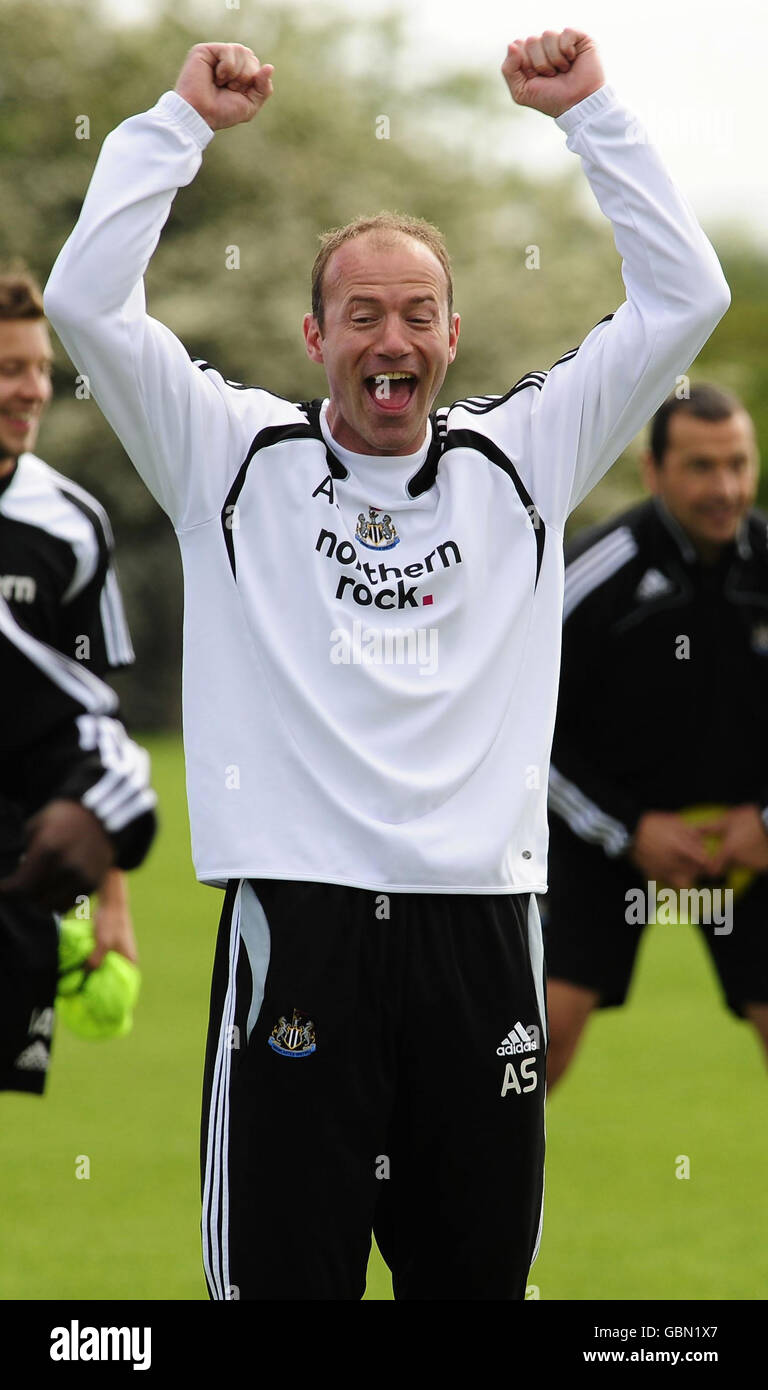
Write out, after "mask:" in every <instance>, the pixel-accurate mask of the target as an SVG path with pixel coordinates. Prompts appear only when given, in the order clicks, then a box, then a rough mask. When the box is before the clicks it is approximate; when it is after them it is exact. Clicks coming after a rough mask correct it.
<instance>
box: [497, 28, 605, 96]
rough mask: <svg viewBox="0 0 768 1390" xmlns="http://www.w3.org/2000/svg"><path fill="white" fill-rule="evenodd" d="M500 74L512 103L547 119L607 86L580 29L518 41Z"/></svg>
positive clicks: (590, 44)
mask: <svg viewBox="0 0 768 1390" xmlns="http://www.w3.org/2000/svg"><path fill="white" fill-rule="evenodd" d="M501 71H502V73H503V74H504V79H505V81H506V84H507V86H508V87H509V90H510V92H511V93H512V100H513V101H515V102H517V104H518V106H531V107H533V109H534V111H541V112H543V114H544V115H545V116H562V114H563V112H564V111H567V110H568V108H569V107H570V106H575V105H576V103H577V102H579V101H583V100H584V98H585V97H588V96H590V95H591V94H592V92H596V91H597V89H598V87H602V86H603V85H604V83H605V74H604V73H603V67H602V64H601V62H600V58H599V56H598V52H597V48H596V47H595V44H594V42H593V40H592V39H591V38H590V37H589V35H588V34H582V33H580V32H579V31H578V30H577V29H563V30H561V32H560V33H559V34H558V33H556V32H555V30H554V29H545V30H544V33H543V34H541V35H540V36H539V37H538V38H535V37H534V38H528V39H516V40H515V42H514V43H511V44H510V45H509V47H508V49H507V56H506V58H505V59H504V62H503V63H502V65H501Z"/></svg>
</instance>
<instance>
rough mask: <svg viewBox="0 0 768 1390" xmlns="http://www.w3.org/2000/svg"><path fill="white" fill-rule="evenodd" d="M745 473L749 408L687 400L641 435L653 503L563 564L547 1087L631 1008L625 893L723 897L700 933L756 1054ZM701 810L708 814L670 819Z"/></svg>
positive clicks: (717, 395)
mask: <svg viewBox="0 0 768 1390" xmlns="http://www.w3.org/2000/svg"><path fill="white" fill-rule="evenodd" d="M758 469H759V461H758V451H757V444H756V441H755V434H754V428H753V425H752V421H751V418H750V416H749V415H748V414H747V412H746V410H745V409H744V408H743V406H741V404H740V403H739V402H738V401H737V400H736V399H735V398H734V397H732V396H730V395H729V394H727V393H725V392H723V391H720V390H719V389H717V388H716V387H713V386H707V385H699V386H693V387H692V388H691V391H690V396H689V397H688V398H684V399H677V397H674V396H673V397H671V398H670V399H669V400H667V401H666V402H665V403H664V404H663V405H662V406H661V407H660V409H659V411H658V412H657V414H656V415H655V417H654V419H653V422H652V426H651V438H650V449H649V451H648V453H647V455H646V458H645V460H644V470H645V480H646V483H647V485H648V487H649V490H650V492H651V493H652V494H653V495H652V497H651V498H650V500H649V501H647V502H644V503H641V504H640V505H639V506H636V507H633V508H632V509H631V510H630V511H627V512H625V513H623V514H622V515H621V516H618V517H615V518H614V519H613V520H612V521H610V522H608V523H607V524H605V525H602V526H600V527H598V528H595V529H591V530H589V531H587V532H584V533H582V534H581V535H580V536H578V537H577V539H576V541H575V542H573V543H572V544H571V545H570V546H569V547H567V548H566V566H567V568H566V583H565V602H564V610H563V616H564V627H563V662H562V674H561V682H560V695H559V704H558V718H557V725H556V729H555V737H554V744H553V751H552V766H551V775H550V784H549V809H550V836H551V838H550V859H549V865H550V872H549V883H550V892H549V895H548V898H547V899H545V900H544V905H545V924H544V925H545V951H546V958H547V970H548V976H549V984H548V1010H549V1020H550V1050H549V1059H548V1084H549V1086H550V1087H551V1086H552V1085H553V1084H554V1082H555V1081H557V1080H558V1078H559V1077H560V1076H561V1075H562V1073H563V1072H564V1070H565V1069H566V1067H567V1066H568V1063H569V1062H570V1060H571V1057H572V1056H573V1053H574V1051H575V1049H576V1046H577V1044H578V1041H579V1037H580V1035H581V1033H582V1030H583V1028H584V1025H585V1023H586V1021H587V1018H588V1016H589V1013H590V1012H591V1010H592V1009H594V1008H600V1007H607V1006H611V1005H619V1004H622V1003H623V1002H624V1000H625V998H626V994H627V990H628V987H629V982H630V978H631V974H632V969H633V965H634V960H635V955H636V952H637V947H638V944H639V941H640V937H641V935H642V931H643V924H644V917H643V914H642V912H640V913H638V911H637V910H635V909H636V904H637V902H638V901H639V900H640V894H639V893H638V892H637V890H638V889H639V890H641V892H642V899H643V901H646V902H647V901H648V897H649V896H652V894H653V893H654V892H657V891H659V890H661V889H662V887H663V886H666V887H669V888H672V889H674V890H680V889H692V888H698V889H703V888H707V887H708V888H710V889H714V888H716V887H719V888H721V889H722V888H723V887H725V886H732V887H733V889H734V897H733V899H732V900H731V901H732V904H733V911H732V920H731V921H730V922H725V921H724V920H719V919H718V921H716V920H715V918H714V916H713V917H712V920H711V921H710V922H709V924H707V923H706V922H705V921H700V922H699V929H700V930H701V931H702V933H703V935H704V937H705V939H706V941H707V945H708V947H709V949H710V952H711V955H712V958H713V962H714V965H715V968H716V970H717V972H718V975H719V977H720V981H721V985H722V988H723V991H724V995H725V999H726V1002H727V1004H728V1006H729V1008H730V1009H731V1010H732V1011H733V1012H734V1013H735V1014H737V1015H738V1016H739V1017H743V1018H747V1019H749V1021H750V1022H751V1023H752V1024H753V1025H754V1027H755V1028H756V1029H757V1031H758V1033H759V1036H760V1038H761V1040H762V1042H763V1044H764V1045H765V1046H766V1047H767V1048H768V932H766V920H768V745H767V744H766V740H765V737H764V733H763V721H764V719H765V711H766V709H768V526H767V523H768V518H766V517H765V516H763V515H762V514H761V513H760V512H757V511H755V510H754V509H753V508H752V503H753V501H754V498H755V493H756V488H757V479H758ZM696 807H698V808H702V807H710V808H717V809H716V810H715V809H710V811H709V813H708V814H707V813H706V812H704V815H703V816H698V817H697V816H696V815H695V814H693V815H688V814H687V815H686V816H685V817H683V816H681V815H680V814H679V813H680V812H681V811H682V810H686V811H687V812H690V809H691V808H696ZM692 822H695V823H692ZM713 836H716V837H717V838H716V840H713V838H712V837H713ZM713 845H714V846H715V848H714V849H713ZM629 903H632V904H633V909H632V910H629V909H628V904H629ZM701 915H702V917H703V916H704V913H703V912H702V914H701ZM721 917H722V913H721ZM659 920H662V919H661V918H660V919H659ZM692 920H695V915H694V916H693V917H692Z"/></svg>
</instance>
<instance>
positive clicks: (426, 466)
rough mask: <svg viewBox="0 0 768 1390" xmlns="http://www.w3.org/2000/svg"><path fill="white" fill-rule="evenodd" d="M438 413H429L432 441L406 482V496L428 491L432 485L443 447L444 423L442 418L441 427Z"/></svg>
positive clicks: (415, 495)
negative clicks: (419, 464) (425, 455)
mask: <svg viewBox="0 0 768 1390" xmlns="http://www.w3.org/2000/svg"><path fill="white" fill-rule="evenodd" d="M438 413H439V412H435V414H434V415H430V417H429V423H430V425H431V428H432V441H431V443H430V446H429V448H428V450H427V457H426V458H425V460H424V462H423V463H422V465H421V468H420V469H419V471H418V473H414V475H413V477H412V478H411V480H410V482H409V484H408V496H409V497H420V496H421V494H422V493H423V492H428V491H429V489H430V488H431V487H432V486H433V484H434V481H435V478H436V477H437V469H438V466H439V463H440V455H441V454H442V452H443V449H444V447H445V438H446V425H445V418H444V419H443V423H442V427H441V425H440V422H439V420H438Z"/></svg>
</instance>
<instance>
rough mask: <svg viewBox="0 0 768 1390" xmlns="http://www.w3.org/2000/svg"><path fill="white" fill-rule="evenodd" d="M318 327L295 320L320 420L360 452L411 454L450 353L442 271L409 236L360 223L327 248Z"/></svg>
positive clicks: (454, 334) (452, 337) (452, 328)
mask: <svg viewBox="0 0 768 1390" xmlns="http://www.w3.org/2000/svg"><path fill="white" fill-rule="evenodd" d="M323 311H324V318H323V329H322V332H321V330H320V325H319V324H318V322H317V319H315V318H314V317H313V316H312V315H311V314H307V315H306V317H305V319H304V336H305V339H306V344H307V352H308V354H309V356H310V357H311V359H312V361H313V362H319V363H321V364H322V365H323V366H324V368H325V374H326V376H327V378H328V387H329V393H330V404H329V407H328V416H327V419H328V426H329V428H330V430H331V432H332V434H333V436H334V439H337V440H338V442H339V444H341V445H342V447H343V448H346V449H352V450H354V451H355V452H356V453H360V454H412V453H415V452H416V450H417V449H418V448H419V447H420V445H421V444H422V443H423V442H424V436H425V432H426V426H427V417H428V415H429V412H430V409H431V408H432V404H433V402H434V400H435V398H436V396H437V394H438V392H439V390H440V387H441V386H442V384H443V381H444V380H445V374H446V371H447V370H448V366H449V365H450V363H451V362H452V361H453V359H454V357H455V356H456V344H457V341H458V337H459V316H458V314H453V315H452V317H451V320H450V322H449V319H448V304H447V285H446V277H445V271H444V270H443V267H442V266H441V264H440V262H439V260H438V259H437V257H436V256H435V255H434V254H433V252H432V251H430V249H429V247H428V246H425V245H424V244H423V243H422V242H420V241H417V240H416V239H415V238H414V237H409V236H404V235H395V236H391V235H390V236H389V237H387V238H386V239H383V238H382V236H381V234H377V233H374V232H365V233H363V234H361V235H360V236H357V237H354V238H352V239H351V240H349V241H347V242H345V243H344V244H343V245H342V246H340V247H339V249H338V250H337V251H335V252H334V253H333V255H332V256H331V259H330V260H329V262H328V265H327V266H326V269H325V275H324V277H323Z"/></svg>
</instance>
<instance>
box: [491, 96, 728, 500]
mask: <svg viewBox="0 0 768 1390" xmlns="http://www.w3.org/2000/svg"><path fill="white" fill-rule="evenodd" d="M557 125H558V126H560V128H561V129H562V130H563V131H565V132H566V134H567V136H568V140H567V144H568V148H569V149H570V150H573V151H574V152H575V153H576V154H578V155H580V157H581V161H582V166H583V169H584V172H585V174H586V176H587V178H588V180H589V182H590V185H591V187H592V190H593V192H594V194H595V197H596V198H597V201H598V203H599V205H600V208H601V210H602V211H603V212H604V213H605V215H606V217H608V218H609V219H610V221H611V223H612V226H613V234H614V240H615V242H616V249H617V251H618V252H619V255H620V256H621V257H622V267H621V271H622V276H623V279H624V284H625V286H626V291H627V297H626V300H625V301H624V303H623V304H621V305H620V306H619V308H618V309H617V310H616V312H615V313H614V314H613V315H612V316H609V317H608V319H607V320H603V321H601V322H600V323H598V324H597V326H596V327H595V328H593V329H592V331H591V332H590V333H588V334H587V337H586V338H585V339H584V341H583V342H582V343H581V345H580V346H579V347H578V348H576V349H574V350H573V351H572V352H569V353H566V355H565V356H564V357H563V358H561V360H560V361H559V362H557V363H556V364H555V365H554V366H553V367H552V368H551V369H550V370H549V372H547V373H537V374H534V375H535V376H537V377H538V381H537V382H534V383H533V384H531V385H530V386H528V387H526V388H525V391H524V395H525V398H526V400H527V403H528V413H527V425H526V428H525V430H524V432H523V433H524V437H523V438H521V432H520V429H521V427H520V410H519V406H520V401H519V400H518V402H517V409H516V408H515V396H514V395H511V396H510V397H509V398H507V399H505V400H504V401H502V402H501V403H500V404H499V406H498V407H496V408H492V409H491V410H490V411H488V413H487V414H486V416H485V421H484V426H483V431H484V433H487V434H489V435H490V436H491V437H492V438H494V439H495V441H496V443H497V444H498V445H499V446H500V447H501V448H502V450H504V451H505V453H508V454H512V455H514V454H517V456H518V458H519V459H520V470H521V473H522V475H523V477H524V479H525V481H526V483H527V485H528V488H529V491H530V492H531V495H532V497H533V500H534V503H535V505H536V506H537V508H538V510H539V511H540V513H541V515H542V517H543V519H544V521H545V523H551V524H553V525H554V526H556V527H558V528H561V527H562V525H563V524H564V523H565V519H566V517H567V516H568V514H569V512H571V511H572V510H573V508H574V507H576V506H577V505H578V503H579V502H581V501H582V499H583V498H584V497H585V496H586V494H587V493H588V492H589V491H590V489H591V488H593V487H594V486H595V484H596V483H597V482H598V481H599V480H600V478H601V477H602V476H603V474H604V473H605V472H606V471H607V470H608V469H609V468H610V466H611V464H612V463H613V462H614V461H615V459H617V458H618V456H619V454H620V453H621V452H622V450H623V449H625V448H626V446H627V444H629V443H630V442H631V440H632V439H634V437H635V435H636V434H637V433H638V431H639V430H641V429H642V428H643V426H644V425H645V424H646V423H647V422H648V420H649V419H650V417H651V415H652V414H653V413H654V411H655V410H656V409H657V408H658V407H659V405H661V402H662V401H663V400H664V399H665V397H666V396H667V395H669V394H670V392H671V391H672V390H674V388H675V385H676V378H677V376H679V375H680V374H682V373H684V372H685V371H686V370H687V368H688V367H689V366H690V364H691V362H692V361H693V360H694V358H695V357H696V355H697V353H698V352H699V351H700V350H701V348H702V346H703V345H704V343H705V342H706V341H707V338H708V337H709V336H710V334H711V333H712V331H713V329H714V328H715V326H716V324H717V323H718V322H719V320H720V319H721V318H722V316H723V314H724V313H725V311H726V309H727V308H728V305H729V304H730V291H729V289H728V285H727V283H726V281H725V278H724V276H723V272H722V270H721V268H720V263H719V261H718V259H717V256H716V255H715V252H714V250H713V248H712V246H711V244H710V242H709V241H708V240H707V238H706V236H705V235H704V233H703V231H702V230H701V227H700V226H699V224H698V222H697V221H696V218H695V216H694V214H693V212H692V210H691V208H690V206H689V204H688V203H687V201H686V199H685V198H684V197H683V196H682V194H681V193H679V192H678V190H677V189H676V188H675V186H674V184H673V183H672V180H671V178H670V176H669V174H668V173H667V171H666V169H665V168H664V165H663V164H662V162H661V159H660V157H659V155H658V153H657V152H656V151H655V150H654V148H653V147H652V146H651V145H650V144H649V143H648V140H647V136H646V134H645V131H644V130H643V128H642V127H641V126H640V124H639V123H638V121H637V119H636V117H635V116H634V115H633V114H632V113H631V112H630V111H628V110H627V109H626V108H625V107H623V106H621V105H620V104H619V102H618V100H617V99H616V96H615V94H614V92H613V90H612V88H611V87H609V86H604V87H601V88H599V89H598V91H596V92H593V93H592V95H591V96H588V97H586V98H585V99H584V100H583V101H581V102H578V103H577V105H576V106H573V107H571V109H570V110H569V111H566V112H564V113H563V115H562V116H560V117H558V119H557Z"/></svg>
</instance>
